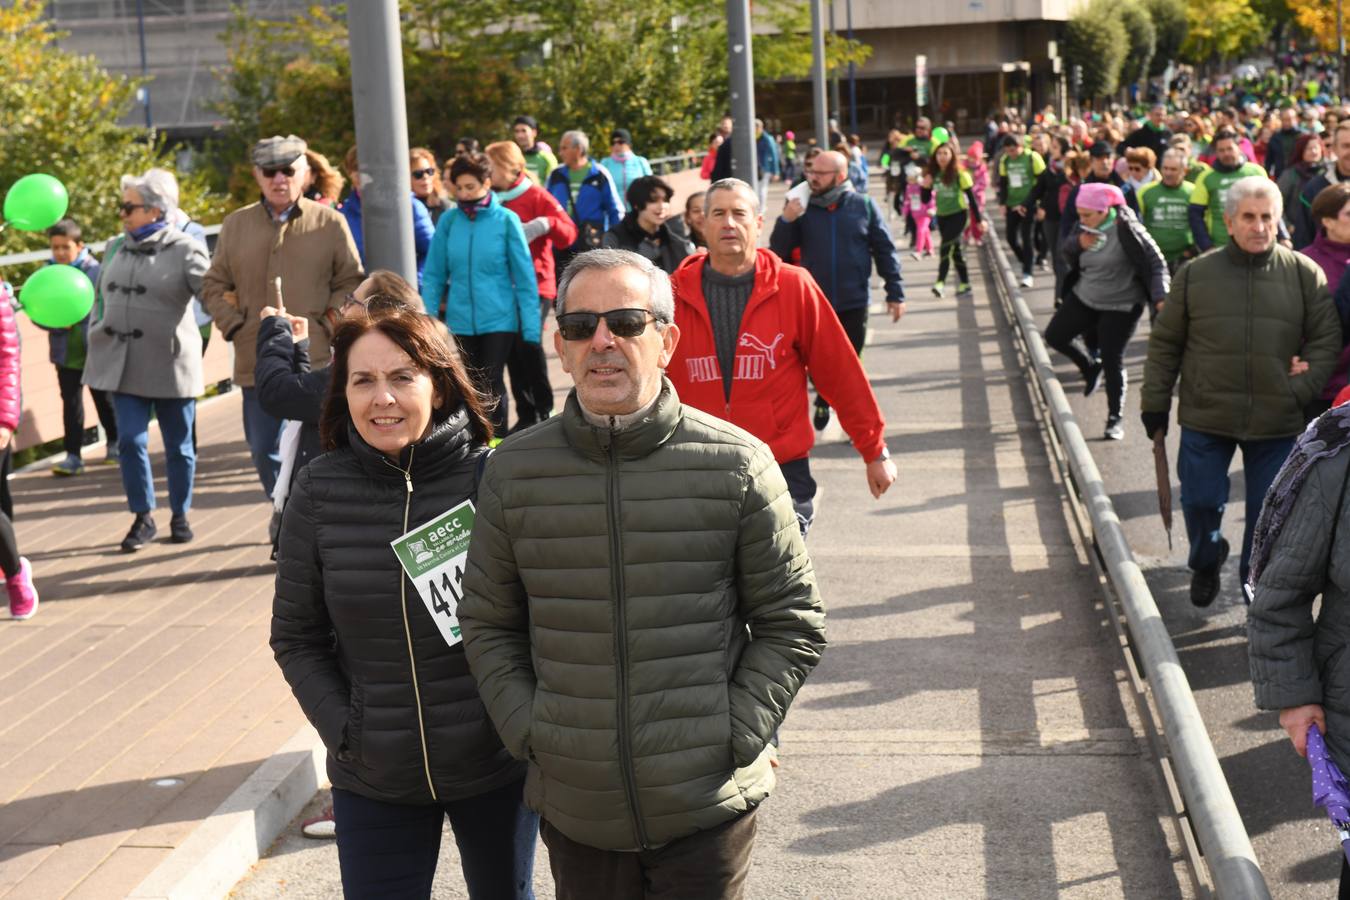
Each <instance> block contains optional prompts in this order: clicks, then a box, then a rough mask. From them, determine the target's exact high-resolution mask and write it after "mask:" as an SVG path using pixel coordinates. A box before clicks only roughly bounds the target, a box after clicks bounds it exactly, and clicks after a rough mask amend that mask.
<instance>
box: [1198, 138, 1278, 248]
mask: <svg viewBox="0 0 1350 900" xmlns="http://www.w3.org/2000/svg"><path fill="white" fill-rule="evenodd" d="M1213 147H1214V168H1213V170H1212V171H1209V172H1206V173H1205V174H1204V175H1202V176H1200V180H1199V181H1197V182H1196V183H1195V190H1194V192H1192V193H1191V204H1190V206H1189V207H1188V209H1187V212H1188V215H1189V217H1190V222H1191V234H1193V235H1194V236H1195V246H1196V247H1198V248H1199V249H1200V251H1201V252H1203V251H1205V250H1208V249H1209V248H1211V247H1222V246H1223V245H1224V244H1227V243H1228V228H1227V227H1226V226H1225V225H1224V222H1223V202H1224V199H1225V198H1227V196H1228V189H1229V188H1230V187H1232V186H1233V184H1234V182H1236V181H1238V180H1240V179H1242V178H1246V177H1247V176H1249V175H1262V176H1264V175H1265V174H1266V170H1265V169H1263V168H1261V167H1260V166H1258V165H1257V164H1256V163H1254V162H1248V161H1247V160H1245V159H1243V158H1242V151H1241V150H1239V149H1238V135H1237V132H1235V131H1232V130H1230V129H1227V128H1223V129H1220V130H1219V133H1218V134H1216V135H1214V144H1213Z"/></svg>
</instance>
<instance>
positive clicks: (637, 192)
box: [624, 175, 675, 212]
mask: <svg viewBox="0 0 1350 900" xmlns="http://www.w3.org/2000/svg"><path fill="white" fill-rule="evenodd" d="M657 191H663V192H665V195H666V202H667V203H669V202H670V201H671V200H673V199H674V198H675V191H673V190H672V189H671V187H670V183H669V182H667V181H666V180H665V179H664V178H658V177H657V176H655V175H643V176H642V177H641V178H637V179H634V180H633V183H632V184H630V185H629V186H628V191H627V192H626V193H625V195H624V199H625V200H627V201H628V206H629V208H630V209H632V210H633V211H634V212H640V211H641V210H643V209H646V208H647V204H648V203H651V202H652V198H653V195H654V194H655V193H656V192H657Z"/></svg>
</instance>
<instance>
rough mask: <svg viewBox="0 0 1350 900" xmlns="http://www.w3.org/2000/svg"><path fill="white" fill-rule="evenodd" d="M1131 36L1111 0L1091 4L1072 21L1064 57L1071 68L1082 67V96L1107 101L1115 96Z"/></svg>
mask: <svg viewBox="0 0 1350 900" xmlns="http://www.w3.org/2000/svg"><path fill="white" fill-rule="evenodd" d="M1128 46H1129V36H1128V35H1127V34H1126V31H1125V25H1124V23H1123V22H1122V21H1121V17H1120V15H1119V14H1118V7H1117V6H1116V5H1115V4H1113V3H1112V2H1110V0H1091V2H1089V3H1088V4H1087V5H1086V6H1083V7H1081V8H1080V9H1079V10H1078V12H1076V13H1075V14H1074V15H1073V16H1072V17H1070V19H1069V21H1068V23H1067V25H1066V26H1065V29H1064V57H1065V60H1066V61H1067V63H1068V64H1069V65H1070V66H1073V65H1079V66H1082V67H1083V88H1082V90H1083V96H1084V97H1105V96H1107V95H1110V94H1114V93H1115V92H1116V87H1117V86H1118V85H1119V83H1120V69H1121V65H1122V64H1123V63H1124V61H1125V52H1126V48H1127V47H1128Z"/></svg>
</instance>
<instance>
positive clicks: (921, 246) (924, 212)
mask: <svg viewBox="0 0 1350 900" xmlns="http://www.w3.org/2000/svg"><path fill="white" fill-rule="evenodd" d="M932 188H933V176H932V175H929V174H928V173H927V172H925V173H924V174H923V175H922V176H921V177H920V178H918V179H910V181H909V183H908V184H907V185H905V209H906V210H907V211H908V212H909V214H910V216H911V217H912V218H913V219H914V243H913V245H912V249H913V252H912V253H911V254H910V255H911V256H913V257H914V258H915V259H918V258H919V257H920V256H932V255H933V230H932V225H933V211H934V209H935V201H934V200H933V193H932ZM925 189H927V190H928V192H929V193H928V200H927V201H925V200H924V199H923V193H924V190H925Z"/></svg>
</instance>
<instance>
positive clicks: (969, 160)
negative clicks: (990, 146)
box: [965, 141, 989, 246]
mask: <svg viewBox="0 0 1350 900" xmlns="http://www.w3.org/2000/svg"><path fill="white" fill-rule="evenodd" d="M966 171H967V172H969V173H970V180H971V181H972V182H974V184H973V185H972V186H971V190H972V191H973V192H974V194H975V204H976V206H978V207H979V208H980V209H984V194H985V192H986V191H987V190H989V167H988V166H986V165H985V164H984V144H982V143H980V142H979V141H975V142H974V143H973V144H971V145H970V148H969V149H968V150H967V151H966ZM965 239H966V243H968V244H975V245H977V246H978V245H979V244H980V243H982V241H983V239H984V223H983V222H982V221H981V220H980V219H978V218H976V217H975V216H971V217H970V224H969V225H967V226H966V233H965Z"/></svg>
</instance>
